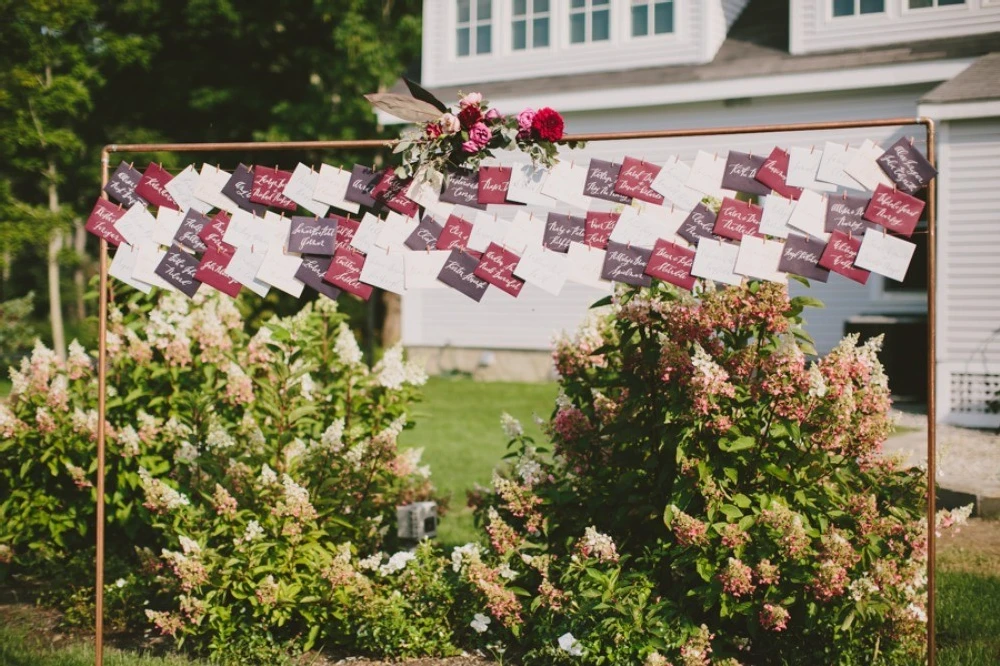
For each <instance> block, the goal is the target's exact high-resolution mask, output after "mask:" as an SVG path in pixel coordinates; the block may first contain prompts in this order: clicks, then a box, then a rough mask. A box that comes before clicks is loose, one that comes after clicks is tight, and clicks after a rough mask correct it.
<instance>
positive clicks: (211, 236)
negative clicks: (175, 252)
mask: <svg viewBox="0 0 1000 666" xmlns="http://www.w3.org/2000/svg"><path fill="white" fill-rule="evenodd" d="M231 220H232V217H231V216H230V215H229V213H227V212H226V211H224V210H220V211H219V212H218V213H216V214H215V215H213V216H212V219H210V220H209V221H208V224H206V225H205V226H204V227H202V229H201V231H199V232H198V238H200V239H201V240H202V242H203V243H205V245H206V246H208V249H209V250H214V251H216V252H218V253H219V254H224V255H226V256H229V257H231V256H232V255H233V252H235V251H236V248H235V247H234V246H232V245H230V244H229V243H227V242H225V240H223V239H224V238H225V237H226V228H227V227H229V223H230V221H231Z"/></svg>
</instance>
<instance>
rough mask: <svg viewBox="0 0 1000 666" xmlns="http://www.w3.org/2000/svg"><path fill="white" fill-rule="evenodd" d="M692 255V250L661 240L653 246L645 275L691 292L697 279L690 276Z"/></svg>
mask: <svg viewBox="0 0 1000 666" xmlns="http://www.w3.org/2000/svg"><path fill="white" fill-rule="evenodd" d="M694 254H695V253H694V250H689V249H688V248H686V247H681V246H680V245H677V244H676V243H671V242H670V241H667V240H663V239H662V238H661V239H659V240H657V241H656V245H654V246H653V254H652V256H650V258H649V263H647V264H646V275H651V276H653V277H655V278H656V279H658V280H663V281H665V282H669V283H670V284H673V285H677V286H678V287H681V288H682V289H687V290H688V291H691V290H692V289H693V288H694V284H695V282H697V278H696V277H694V276H693V275H691V267H692V266H694Z"/></svg>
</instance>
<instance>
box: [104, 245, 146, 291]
mask: <svg viewBox="0 0 1000 666" xmlns="http://www.w3.org/2000/svg"><path fill="white" fill-rule="evenodd" d="M138 257H139V251H138V249H137V248H134V247H132V246H131V245H129V244H128V243H121V244H120V245H119V246H118V249H117V250H115V256H114V258H113V259H112V260H111V266H109V267H108V275H110V276H111V277H113V278H117V279H118V280H121V281H122V282H124V283H125V284H127V285H128V286H130V287H132V288H133V289H138V290H139V291H141V292H142V293H144V294H148V293H149V292H151V291H153V286H152V285H150V284H148V283H146V282H143V281H141V280H137V279H135V278H134V277H132V273H133V272H135V264H136V261H137V259H138Z"/></svg>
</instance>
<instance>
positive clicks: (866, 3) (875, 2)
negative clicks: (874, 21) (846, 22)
mask: <svg viewBox="0 0 1000 666" xmlns="http://www.w3.org/2000/svg"><path fill="white" fill-rule="evenodd" d="M884 11H885V0H833V16H834V18H838V17H841V16H858V15H859V14H881V13H883V12H884Z"/></svg>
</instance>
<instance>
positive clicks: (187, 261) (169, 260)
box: [155, 243, 201, 298]
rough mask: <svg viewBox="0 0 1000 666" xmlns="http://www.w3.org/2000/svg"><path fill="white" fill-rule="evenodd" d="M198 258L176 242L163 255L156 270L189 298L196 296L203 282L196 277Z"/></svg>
mask: <svg viewBox="0 0 1000 666" xmlns="http://www.w3.org/2000/svg"><path fill="white" fill-rule="evenodd" d="M198 263H199V262H198V258H197V257H196V256H194V255H193V254H188V253H187V252H185V251H184V250H182V249H181V246H180V245H177V244H176V243H175V244H173V245H171V246H170V249H169V250H167V253H166V254H165V255H163V259H161V260H160V263H159V265H157V267H156V269H155V272H156V274H157V275H159V276H160V277H161V278H163V279H164V280H166V281H167V283H168V284H170V286H171V287H175V288H176V289H177V290H178V291H180V292H181V293H183V294H184V295H185V296H187V297H188V298H194V295H195V294H197V293H198V287H200V286H201V282H199V281H198V279H197V278H196V277H195V273H197V272H198Z"/></svg>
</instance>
